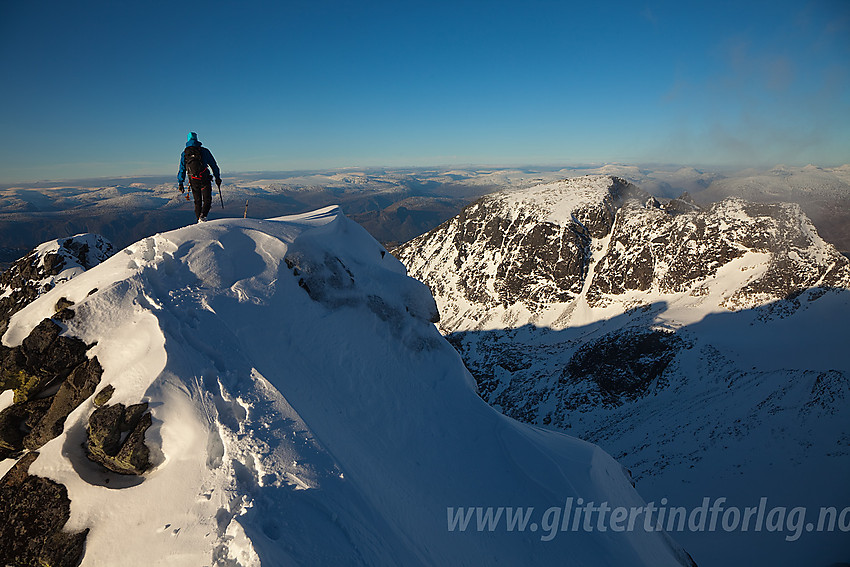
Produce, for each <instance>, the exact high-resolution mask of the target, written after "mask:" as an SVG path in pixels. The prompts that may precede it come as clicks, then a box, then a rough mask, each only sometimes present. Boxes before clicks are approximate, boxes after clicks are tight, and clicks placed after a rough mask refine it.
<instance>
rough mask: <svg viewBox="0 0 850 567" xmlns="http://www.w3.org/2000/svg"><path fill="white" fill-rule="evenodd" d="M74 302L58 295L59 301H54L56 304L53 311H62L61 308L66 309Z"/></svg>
mask: <svg viewBox="0 0 850 567" xmlns="http://www.w3.org/2000/svg"><path fill="white" fill-rule="evenodd" d="M73 305H74V302H73V301H71V300H70V299H68V298H67V297H60V298H59V301H57V302H56V306H55V307H54V311H62V310H63V309H67V308H69V307H73Z"/></svg>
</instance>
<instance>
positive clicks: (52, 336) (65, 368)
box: [21, 319, 88, 397]
mask: <svg viewBox="0 0 850 567" xmlns="http://www.w3.org/2000/svg"><path fill="white" fill-rule="evenodd" d="M61 332H62V329H61V328H60V327H59V325H57V324H56V323H55V322H54V321H52V320H50V319H45V320H43V321H42V322H41V323H39V324H38V325H37V326H36V327H35V328H34V329H33V330H32V332H31V333H30V334H29V336H28V337H27V338H25V339H24V340H23V342H22V343H21V352H22V353H23V355H24V357H25V360H26V361H25V364H24V369H25V370H26V371H28V373H30V374H32V375H34V376H37V377H38V378H39V380H40V383H39V384H38V387H34V388H33V393H34V394H35V393H38V391H40V390H41V389H42V388H43V387H44V386H46V385H47V384H48V383H50V382H51V381H53V380H54V379H63V378H64V377H65V376H67V375H68V373H69V372H70V371H71V370H72V369H73V368H75V367H77V366H78V365H80V364H82V363H83V362H85V361H86V350H87V349H88V347H87V346H86V344H85V343H84V342H83V341H81V340H80V339H77V338H73V337H64V336H60V335H59V334H60V333H61ZM29 397H32V396H31V395H30V396H29Z"/></svg>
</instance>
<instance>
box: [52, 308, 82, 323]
mask: <svg viewBox="0 0 850 567" xmlns="http://www.w3.org/2000/svg"><path fill="white" fill-rule="evenodd" d="M76 314H77V313H76V312H75V311H74V310H73V309H68V308H65V309H62V310H61V311H57V312H56V314H55V315H53V318H54V319H55V320H57V321H63V322H64V321H70V320H71V319H73V318H74V316H75V315H76Z"/></svg>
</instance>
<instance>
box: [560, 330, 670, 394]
mask: <svg viewBox="0 0 850 567" xmlns="http://www.w3.org/2000/svg"><path fill="white" fill-rule="evenodd" d="M683 345H684V341H682V339H680V338H679V337H677V336H676V335H675V334H674V333H672V332H664V331H658V330H646V329H624V330H621V331H616V332H613V333H609V334H607V335H605V336H603V337H601V338H599V339H597V340H595V341H592V342H588V343H586V344H584V345H583V346H582V347H581V348H579V349H578V350H577V351H576V352H575V354H574V355H573V356H572V358H570V361H569V363H568V364H567V367H566V369H565V370H564V373H563V375H562V376H561V378H560V381H561V382H562V383H577V382H581V381H585V380H590V381H592V382H593V383H595V384H596V385H597V387H598V388H599V390H600V391H601V393H602V396H603V400H604V402H605V403H606V404H607V405H619V404H621V403H622V402H623V401H624V400H634V399H637V398H639V397H642V396H644V395H645V394H646V393H647V391H648V390H649V387H650V385H651V384H652V383H653V382H655V381H657V380H660V379H661V377H662V374H663V372H664V370H665V369H666V368H667V366H668V365H669V364H670V362H671V361H672V360H673V358H674V357H675V356H676V354H677V352H678V351H679V350H680V349H681V348H682V347H683ZM662 382H663V380H662ZM659 386H660V387H663V386H664V384H663V383H662V384H659Z"/></svg>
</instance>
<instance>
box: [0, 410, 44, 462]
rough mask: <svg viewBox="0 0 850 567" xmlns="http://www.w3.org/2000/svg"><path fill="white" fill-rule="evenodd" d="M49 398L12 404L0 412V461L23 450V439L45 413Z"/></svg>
mask: <svg viewBox="0 0 850 567" xmlns="http://www.w3.org/2000/svg"><path fill="white" fill-rule="evenodd" d="M51 403H52V400H51V398H43V399H38V400H29V401H25V402H22V403H16V404H13V405H11V406H9V407H7V408H6V409H4V410H3V411H2V412H0V460H2V459H8V458H10V457H14V456H15V455H18V454H20V453H21V451H23V450H24V448H25V447H24V437H25V436H26V435H27V433H28V432H29V431H30V430H31V429H32V428H33V427H35V425H36V424H37V423H38V422H39V421H40V420H41V418H42V417H44V415H45V414H46V413H47V410H48V409H49V408H50V404H51Z"/></svg>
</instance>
